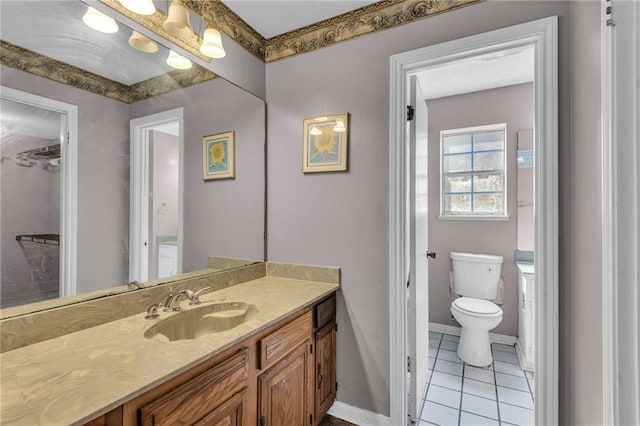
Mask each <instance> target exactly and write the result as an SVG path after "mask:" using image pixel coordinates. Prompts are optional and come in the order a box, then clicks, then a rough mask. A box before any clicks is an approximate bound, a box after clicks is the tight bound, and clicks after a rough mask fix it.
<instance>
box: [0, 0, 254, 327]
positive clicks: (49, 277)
mask: <svg viewBox="0 0 640 426" xmlns="http://www.w3.org/2000/svg"><path fill="white" fill-rule="evenodd" d="M0 7H1V13H0V16H1V22H0V28H1V30H0V39H1V43H2V44H1V46H0V47H1V49H2V50H1V55H2V61H1V63H2V65H1V70H0V71H1V73H0V85H1V86H2V88H1V89H0V90H1V91H0V98H1V109H2V110H1V119H0V121H1V125H2V127H1V133H0V137H1V141H2V144H1V151H2V152H1V154H2V159H1V161H0V171H1V192H0V195H1V215H0V222H1V234H0V236H1V239H2V246H1V252H0V254H1V256H2V258H1V264H0V267H1V280H0V308H1V309H2V311H1V312H2V314H1V316H2V317H9V316H13V315H16V314H18V313H24V312H27V311H28V310H29V306H35V307H37V306H43V305H42V301H44V300H49V301H51V302H49V304H48V306H58V305H60V304H64V303H66V302H68V301H78V300H84V299H86V298H87V297H93V296H94V295H95V296H96V297H98V296H103V295H104V294H108V293H110V292H114V291H118V292H120V291H131V290H134V289H136V288H139V287H143V286H147V285H155V284H161V283H166V282H169V281H171V276H174V275H176V274H180V273H190V272H194V271H201V270H205V271H208V272H211V271H212V270H221V269H226V268H233V267H237V266H240V265H244V264H247V263H251V262H256V261H262V260H264V234H265V229H264V205H265V181H264V173H265V158H264V147H265V104H264V102H263V101H262V100H261V99H260V98H258V97H256V96H254V95H252V94H251V93H249V92H247V91H245V90H243V89H242V88H240V87H238V86H236V85H234V84H231V83H229V82H228V81H226V80H224V79H222V78H220V77H218V76H216V75H215V74H214V73H213V72H211V71H209V70H207V69H205V68H202V67H200V66H199V65H198V64H196V63H191V64H190V65H191V66H190V68H187V69H176V68H175V66H181V62H182V67H183V68H186V66H185V62H187V65H188V61H185V60H184V59H185V58H184V57H183V58H178V59H177V61H176V62H174V63H173V66H171V65H169V64H168V61H167V59H168V58H169V56H170V55H171V56H173V53H171V51H170V50H169V49H168V48H167V47H165V46H163V45H162V43H157V40H156V41H152V40H149V39H146V38H144V37H142V36H141V35H140V34H138V33H135V32H133V31H132V30H131V29H130V28H128V27H127V26H125V25H124V24H122V23H121V22H116V21H114V22H113V23H112V26H113V27H112V28H111V29H110V30H109V31H110V32H100V31H97V30H95V29H93V28H90V27H89V26H88V25H87V23H86V21H87V20H88V18H87V12H88V11H89V7H88V6H87V4H85V3H83V2H80V1H69V0H67V1H29V2H24V1H2V4H1V5H0ZM133 45H135V46H137V48H138V49H140V50H138V49H136V48H134V47H132V46H133ZM167 45H168V44H167ZM169 62H171V61H169ZM74 117H76V118H77V123H76V118H74ZM229 132H231V133H230V134H231V135H232V137H233V142H234V143H233V144H231V142H232V141H230V140H227V141H226V142H225V143H226V144H223V146H222V145H221V146H217V147H216V148H215V149H214V148H213V146H212V145H211V144H209V146H205V145H204V144H203V138H205V137H208V136H212V135H220V134H225V133H227V134H229ZM221 147H223V148H224V150H223V151H222V153H221V152H220V150H219V148H221ZM225 150H226V151H225ZM132 159H133V160H132ZM231 161H233V162H234V165H235V173H234V176H233V177H225V178H222V179H204V176H203V171H204V169H205V168H206V167H209V166H212V167H214V168H220V170H222V171H224V169H225V167H228V166H229V162H231ZM207 164H208V166H207ZM136 206H137V207H136ZM134 207H136V208H134ZM141 212H142V213H141ZM141 214H142V216H140V215H141ZM134 234H135V235H134ZM134 280H135V281H140V282H139V283H133V284H132V283H131V282H132V281H134ZM114 287H117V289H114ZM82 295H87V296H85V297H84V299H83V298H82V297H81V296H82ZM53 300H57V301H56V302H53ZM34 302H38V303H39V304H37V305H30V304H33V303H34Z"/></svg>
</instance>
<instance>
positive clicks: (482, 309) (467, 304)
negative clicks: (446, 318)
mask: <svg viewBox="0 0 640 426" xmlns="http://www.w3.org/2000/svg"><path fill="white" fill-rule="evenodd" d="M453 304H454V305H456V307H457V308H458V309H460V310H461V311H467V312H471V313H474V314H485V315H492V314H497V313H499V312H500V308H499V307H498V305H496V304H495V303H493V302H490V301H488V300H484V299H474V298H473V297H459V298H457V299H456V300H454V301H453Z"/></svg>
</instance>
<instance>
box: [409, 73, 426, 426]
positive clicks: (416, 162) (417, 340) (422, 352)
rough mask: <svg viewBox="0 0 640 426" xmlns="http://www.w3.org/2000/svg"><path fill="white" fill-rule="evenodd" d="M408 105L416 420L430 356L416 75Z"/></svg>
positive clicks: (422, 138)
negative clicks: (409, 108)
mask: <svg viewBox="0 0 640 426" xmlns="http://www.w3.org/2000/svg"><path fill="white" fill-rule="evenodd" d="M409 90H410V94H409V105H410V107H412V108H413V111H414V115H413V120H410V121H407V131H408V137H407V141H409V147H408V148H409V215H410V217H409V244H410V247H409V258H410V266H409V271H410V272H409V289H408V290H409V300H408V304H409V306H408V309H407V320H408V325H409V327H408V333H409V336H408V339H407V340H408V342H409V348H408V350H409V352H408V353H409V370H410V381H409V382H410V390H409V392H410V404H411V406H410V410H409V413H410V416H411V420H412V421H415V422H416V423H417V422H418V419H419V418H420V409H421V408H422V404H420V401H421V400H422V398H424V396H425V395H424V392H425V388H426V385H427V376H428V368H429V366H428V358H429V352H428V350H429V303H428V296H429V294H428V285H427V280H428V277H429V274H428V264H427V225H428V224H427V207H428V199H427V182H428V175H427V165H428V163H427V104H426V102H425V100H424V96H422V90H421V89H420V84H419V83H418V80H417V78H416V77H415V76H411V77H410V81H409Z"/></svg>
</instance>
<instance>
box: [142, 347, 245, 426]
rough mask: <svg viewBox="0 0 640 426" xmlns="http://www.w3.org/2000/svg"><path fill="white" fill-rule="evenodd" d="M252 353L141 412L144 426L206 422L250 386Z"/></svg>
mask: <svg viewBox="0 0 640 426" xmlns="http://www.w3.org/2000/svg"><path fill="white" fill-rule="evenodd" d="M248 354H249V351H248V349H244V350H243V351H242V352H240V353H238V354H236V355H234V356H232V357H231V358H228V359H227V360H226V361H223V362H221V363H220V364H217V365H216V366H214V367H212V368H210V369H209V370H207V371H205V372H204V373H202V374H200V375H199V376H197V377H194V378H193V379H191V380H189V381H188V382H186V383H183V384H182V385H180V386H178V387H177V388H175V389H173V390H172V391H170V392H168V393H166V394H164V395H162V396H161V397H159V398H157V399H155V400H153V401H151V402H149V403H148V404H145V405H144V406H142V407H141V408H140V424H141V425H143V426H146V425H149V426H151V425H153V426H160V425H182V424H189V425H191V424H193V423H195V422H196V421H198V420H200V419H202V418H203V417H205V416H206V415H208V414H209V413H211V412H212V411H213V410H215V409H216V408H217V407H218V406H220V405H221V404H222V403H223V402H225V401H226V400H228V399H229V398H231V397H232V396H233V395H235V394H236V393H238V392H240V391H241V390H242V389H244V388H245V387H246V386H247V385H248V377H249V371H248V359H249V357H248Z"/></svg>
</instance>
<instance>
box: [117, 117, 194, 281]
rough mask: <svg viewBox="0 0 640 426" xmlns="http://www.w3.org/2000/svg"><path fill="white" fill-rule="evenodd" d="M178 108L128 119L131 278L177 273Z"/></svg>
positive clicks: (179, 238)
mask: <svg viewBox="0 0 640 426" xmlns="http://www.w3.org/2000/svg"><path fill="white" fill-rule="evenodd" d="M182 141H183V110H182V108H177V109H173V110H169V111H165V112H161V113H158V114H152V115H149V116H146V117H141V118H136V119H134V120H131V223H130V238H131V241H130V268H129V276H130V279H131V281H140V282H144V281H149V280H156V279H160V278H164V277H168V276H173V275H177V274H180V273H181V272H182V190H181V188H182V172H181V164H182V143H183V142H182Z"/></svg>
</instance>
